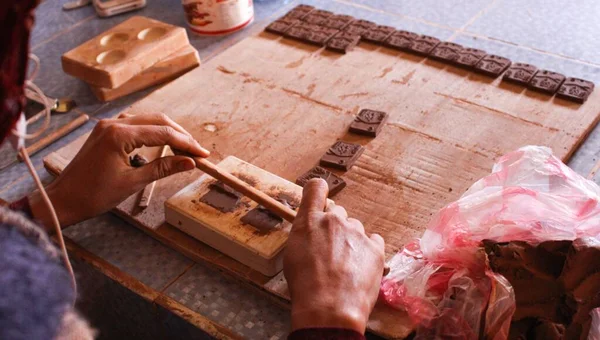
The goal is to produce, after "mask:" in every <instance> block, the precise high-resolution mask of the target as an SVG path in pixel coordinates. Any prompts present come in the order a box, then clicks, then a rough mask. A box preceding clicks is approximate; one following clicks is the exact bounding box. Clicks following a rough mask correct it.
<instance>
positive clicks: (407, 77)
mask: <svg viewBox="0 0 600 340" xmlns="http://www.w3.org/2000/svg"><path fill="white" fill-rule="evenodd" d="M415 72H416V70H412V71H411V72H409V73H408V74H406V75H405V76H404V77H402V79H400V80H398V79H394V80H392V83H394V84H401V85H406V84H408V82H409V81H410V80H411V79H412V77H413V76H414V75H415Z"/></svg>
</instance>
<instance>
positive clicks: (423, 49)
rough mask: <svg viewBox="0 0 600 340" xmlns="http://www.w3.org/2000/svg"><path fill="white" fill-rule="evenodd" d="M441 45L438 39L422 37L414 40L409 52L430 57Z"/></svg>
mask: <svg viewBox="0 0 600 340" xmlns="http://www.w3.org/2000/svg"><path fill="white" fill-rule="evenodd" d="M439 43H440V39H438V38H435V37H430V36H428V35H421V36H419V37H418V38H417V39H415V40H413V42H412V44H410V46H409V47H408V50H409V51H411V52H414V53H417V54H422V55H429V53H431V51H433V49H434V48H435V47H436V46H437V45H438V44H439Z"/></svg>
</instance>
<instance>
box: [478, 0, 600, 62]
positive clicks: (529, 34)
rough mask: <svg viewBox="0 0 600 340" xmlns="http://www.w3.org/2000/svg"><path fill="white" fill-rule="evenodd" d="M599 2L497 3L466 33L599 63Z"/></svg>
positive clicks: (509, 0)
mask: <svg viewBox="0 0 600 340" xmlns="http://www.w3.org/2000/svg"><path fill="white" fill-rule="evenodd" d="M599 15H600V3H599V2H598V1H595V0H577V1H558V0H550V1H549V0H528V1H520V0H499V1H498V2H497V3H496V4H495V5H494V6H492V7H491V8H490V9H489V10H488V11H486V13H484V14H483V15H482V16H480V17H479V18H478V19H477V20H475V22H474V23H473V24H472V25H469V26H468V27H467V28H466V31H468V32H473V33H476V34H480V35H484V36H487V37H493V38H495V39H499V40H503V41H509V42H511V43H516V44H519V45H524V46H528V47H532V48H536V49H541V50H543V51H548V52H552V53H556V54H560V55H564V56H568V57H570V58H573V59H577V60H584V61H588V62H592V63H597V64H600V38H599V37H598V34H597V32H598V31H600V21H599V20H598V16H599Z"/></svg>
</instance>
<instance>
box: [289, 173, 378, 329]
mask: <svg viewBox="0 0 600 340" xmlns="http://www.w3.org/2000/svg"><path fill="white" fill-rule="evenodd" d="M327 193H328V188H327V183H326V182H325V181H324V180H322V179H312V180H310V181H309V182H308V183H307V184H306V185H305V186H304V192H303V196H302V203H301V204H300V208H299V209H298V215H297V217H296V219H295V220H294V223H293V226H292V231H291V232H290V236H289V239H288V242H287V246H286V249H285V255H284V267H283V273H284V275H285V278H286V280H287V282H288V286H289V290H290V296H291V300H292V331H293V330H297V329H302V328H315V327H320V328H322V327H334V328H346V329H352V330H355V331H357V332H360V333H364V332H365V328H366V325H367V321H368V319H369V314H370V313H371V311H372V310H373V307H374V306H375V302H376V301H377V296H378V294H379V286H380V284H381V277H382V273H383V266H384V245H385V244H384V241H383V239H382V238H381V236H379V235H377V234H372V235H371V236H370V237H368V236H367V235H366V234H365V229H364V227H363V225H362V223H360V221H358V220H356V219H353V218H348V214H347V212H346V210H345V209H344V208H342V207H340V206H335V205H331V206H327Z"/></svg>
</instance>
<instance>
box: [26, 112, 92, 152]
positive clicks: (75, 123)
mask: <svg viewBox="0 0 600 340" xmlns="http://www.w3.org/2000/svg"><path fill="white" fill-rule="evenodd" d="M89 119H90V117H89V116H88V115H86V114H85V113H82V114H80V115H79V116H78V117H77V118H75V119H73V120H72V121H70V122H69V123H67V124H65V125H63V126H61V127H60V128H58V129H56V130H55V131H52V132H50V133H49V134H47V135H45V136H44V137H42V138H40V139H38V140H37V141H36V142H35V143H33V144H31V145H29V146H27V153H28V154H30V155H33V154H34V153H36V152H38V151H40V150H41V149H43V148H45V147H46V146H48V145H49V144H51V143H53V142H54V141H55V140H57V139H59V138H62V137H63V136H65V135H66V134H68V133H69V132H71V131H73V130H75V129H76V128H78V127H80V126H81V125H83V124H84V123H85V122H87V121H88V120H89ZM17 159H18V160H19V161H21V162H22V161H23V159H22V158H21V155H20V154H19V155H17Z"/></svg>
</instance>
